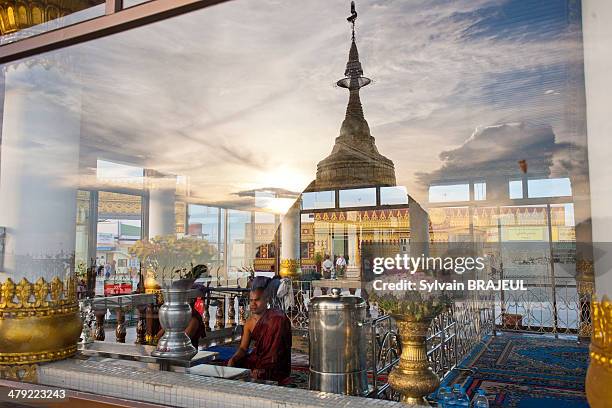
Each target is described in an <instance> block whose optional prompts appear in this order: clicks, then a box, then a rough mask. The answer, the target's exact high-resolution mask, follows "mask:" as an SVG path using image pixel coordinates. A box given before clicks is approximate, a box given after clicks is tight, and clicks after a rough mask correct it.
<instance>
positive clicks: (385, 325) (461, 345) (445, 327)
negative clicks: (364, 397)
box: [370, 296, 493, 400]
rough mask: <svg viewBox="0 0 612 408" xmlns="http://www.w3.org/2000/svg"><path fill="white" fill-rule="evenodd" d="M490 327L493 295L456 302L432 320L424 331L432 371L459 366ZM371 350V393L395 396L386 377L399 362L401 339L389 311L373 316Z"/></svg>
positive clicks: (446, 371) (442, 371)
mask: <svg viewBox="0 0 612 408" xmlns="http://www.w3.org/2000/svg"><path fill="white" fill-rule="evenodd" d="M492 331H493V308H492V298H490V297H488V298H487V297H483V296H473V297H471V298H468V299H465V300H462V301H457V302H455V303H454V305H453V306H452V307H451V308H449V309H448V310H447V311H446V312H444V313H442V314H440V315H438V316H437V317H436V318H435V319H434V320H433V322H432V324H431V326H430V328H429V331H428V334H427V357H428V359H429V361H430V364H431V366H432V369H433V371H434V372H435V373H436V374H437V375H438V376H439V377H440V378H441V379H442V378H444V377H445V376H446V375H448V374H449V373H450V372H451V370H453V369H455V368H461V367H459V363H460V362H461V361H462V360H463V359H464V358H465V357H466V356H467V355H468V354H469V353H470V352H471V351H472V350H473V349H474V347H475V346H476V345H478V344H479V343H480V342H481V341H482V340H483V338H484V337H485V336H486V335H487V334H490V333H491V332H492ZM371 353H372V354H371V356H370V358H371V367H370V371H371V378H372V380H371V385H372V391H371V393H370V396H371V397H374V398H382V399H391V400H397V399H398V395H397V393H396V392H394V391H393V390H392V389H391V388H390V387H389V384H388V383H387V382H386V377H387V376H388V374H389V373H390V372H391V369H392V368H393V367H394V366H395V365H396V364H397V363H398V362H399V356H400V355H401V343H400V341H399V333H398V331H397V326H396V325H395V321H394V320H393V319H392V318H391V317H390V316H389V315H385V316H381V317H377V318H375V319H373V320H372V327H371ZM383 378H384V380H383Z"/></svg>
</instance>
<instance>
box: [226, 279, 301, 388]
mask: <svg viewBox="0 0 612 408" xmlns="http://www.w3.org/2000/svg"><path fill="white" fill-rule="evenodd" d="M249 301H250V302H249V310H250V311H251V315H250V316H249V319H248V320H247V322H246V324H245V325H244V330H243V332H242V339H241V341H240V347H239V348H238V351H236V354H234V355H233V356H232V358H230V359H229V361H228V363H227V365H228V366H230V367H241V368H248V369H250V370H251V377H252V378H254V379H257V380H268V381H277V382H278V383H279V384H283V383H284V382H285V381H286V380H287V379H288V378H289V374H291V322H290V321H289V319H288V318H287V316H285V314H284V313H283V312H282V311H280V310H278V309H268V308H267V304H268V296H267V295H266V289H265V287H263V288H262V287H256V288H254V289H252V290H251V292H250V294H249ZM251 340H252V341H253V342H254V347H253V350H252V351H251V352H250V353H249V352H248V350H249V346H250V343H251Z"/></svg>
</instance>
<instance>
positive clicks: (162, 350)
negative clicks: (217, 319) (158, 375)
mask: <svg viewBox="0 0 612 408" xmlns="http://www.w3.org/2000/svg"><path fill="white" fill-rule="evenodd" d="M193 282H194V280H193V279H181V280H178V281H174V282H172V284H171V285H168V286H164V287H163V289H162V294H163V296H164V304H163V306H162V307H161V308H160V309H159V322H160V324H161V326H162V327H163V329H164V335H163V336H162V337H161V339H159V341H158V342H157V348H156V349H155V351H153V352H152V353H151V355H152V356H154V357H164V358H176V359H184V360H189V359H191V358H192V357H193V356H195V355H196V354H197V352H198V351H197V350H196V349H195V347H193V345H192V344H191V340H190V339H189V336H187V334H185V329H186V328H187V326H188V325H189V321H190V320H191V306H189V289H191V285H192V284H193Z"/></svg>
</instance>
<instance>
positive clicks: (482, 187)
mask: <svg viewBox="0 0 612 408" xmlns="http://www.w3.org/2000/svg"><path fill="white" fill-rule="evenodd" d="M486 199H487V183H485V182H482V183H474V200H475V201H483V200H486Z"/></svg>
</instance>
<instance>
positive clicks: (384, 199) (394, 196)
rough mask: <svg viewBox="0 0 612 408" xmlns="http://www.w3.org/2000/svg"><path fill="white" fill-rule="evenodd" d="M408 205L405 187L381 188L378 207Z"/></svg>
mask: <svg viewBox="0 0 612 408" xmlns="http://www.w3.org/2000/svg"><path fill="white" fill-rule="evenodd" d="M398 204H408V192H407V191H406V187H404V186H398V187H381V188H380V205H398Z"/></svg>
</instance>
